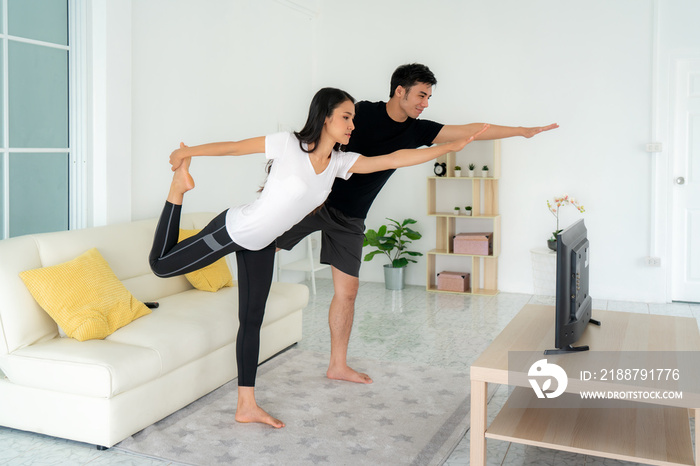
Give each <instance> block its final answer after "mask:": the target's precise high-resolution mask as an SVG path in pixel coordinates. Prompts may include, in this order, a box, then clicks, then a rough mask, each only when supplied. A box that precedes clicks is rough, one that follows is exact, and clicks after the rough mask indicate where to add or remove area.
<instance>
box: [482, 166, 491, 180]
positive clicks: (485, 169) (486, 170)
mask: <svg viewBox="0 0 700 466" xmlns="http://www.w3.org/2000/svg"><path fill="white" fill-rule="evenodd" d="M481 176H483V177H484V178H488V177H489V166H488V165H484V166H483V167H481Z"/></svg>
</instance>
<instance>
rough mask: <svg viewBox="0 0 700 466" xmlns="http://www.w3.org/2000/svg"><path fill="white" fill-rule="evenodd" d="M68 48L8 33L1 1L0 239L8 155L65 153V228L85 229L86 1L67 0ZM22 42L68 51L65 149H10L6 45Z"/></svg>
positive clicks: (6, 230)
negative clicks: (0, 131) (0, 171)
mask: <svg viewBox="0 0 700 466" xmlns="http://www.w3.org/2000/svg"><path fill="white" fill-rule="evenodd" d="M67 5H68V16H67V18H68V24H67V27H68V45H61V44H55V43H51V42H45V41H39V40H34V39H26V38H23V37H17V36H12V35H10V34H9V28H8V26H9V22H8V0H0V7H1V8H2V31H1V32H0V40H1V41H2V45H1V46H2V51H3V56H2V71H1V73H2V96H3V102H2V115H3V122H2V129H1V130H2V132H3V143H2V145H1V147H0V163H2V168H3V169H2V176H3V180H2V189H3V195H2V200H3V206H2V207H3V209H2V215H3V221H2V229H1V231H0V239H5V238H9V237H10V209H9V207H10V179H9V177H10V154H11V153H47V154H48V153H62V154H65V153H67V154H68V160H69V163H70V166H69V170H68V173H69V175H68V229H70V230H72V229H77V228H84V227H85V226H86V223H87V211H88V208H87V198H88V197H87V191H88V189H87V188H88V186H87V179H88V173H87V165H88V163H87V151H86V148H87V131H86V125H87V99H88V89H87V29H88V28H87V0H68V1H67ZM11 41H14V42H23V43H27V44H33V45H39V46H42V47H51V48H57V49H60V50H66V51H67V52H68V131H69V133H68V147H67V148H50V149H47V148H13V147H11V146H10V145H9V142H10V141H9V124H10V118H9V116H10V115H9V80H8V77H9V70H8V64H9V48H10V47H9V45H10V42H11Z"/></svg>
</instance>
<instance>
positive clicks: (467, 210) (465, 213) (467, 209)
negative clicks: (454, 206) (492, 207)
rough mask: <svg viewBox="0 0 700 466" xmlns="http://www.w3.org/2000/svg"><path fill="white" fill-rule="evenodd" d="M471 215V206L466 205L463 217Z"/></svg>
mask: <svg viewBox="0 0 700 466" xmlns="http://www.w3.org/2000/svg"><path fill="white" fill-rule="evenodd" d="M471 214H472V206H470V205H468V206H465V207H464V215H467V216H470V215H471Z"/></svg>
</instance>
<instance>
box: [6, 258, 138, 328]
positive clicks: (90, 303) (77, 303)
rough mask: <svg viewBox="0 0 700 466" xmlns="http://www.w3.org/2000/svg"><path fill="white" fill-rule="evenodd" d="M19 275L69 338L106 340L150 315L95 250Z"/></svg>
mask: <svg viewBox="0 0 700 466" xmlns="http://www.w3.org/2000/svg"><path fill="white" fill-rule="evenodd" d="M19 276H20V278H22V280H23V281H24V284H25V285H27V288H28V289H29V292H30V293H31V294H32V296H34V299H36V301H37V302H38V303H39V305H40V306H41V307H42V308H43V309H44V310H45V311H46V312H47V313H48V314H49V315H50V316H51V318H52V319H53V320H55V321H56V323H57V324H58V325H59V326H60V327H61V328H62V329H63V331H64V332H66V335H68V336H69V337H71V338H75V339H76V340H78V341H85V340H92V339H102V338H105V337H106V336H108V335H110V334H112V333H113V332H114V331H116V330H117V329H119V328H121V327H123V326H125V325H126V324H128V323H130V322H132V321H134V320H136V319H138V318H139V317H142V316H145V315H146V314H150V313H151V310H150V309H149V308H147V307H146V305H145V304H143V303H142V302H140V301H138V300H137V299H136V298H134V297H133V296H132V294H131V293H129V290H127V289H126V287H124V285H123V284H122V282H120V281H119V279H118V278H117V276H116V275H114V272H113V271H112V269H111V268H110V267H109V264H108V263H107V261H106V260H104V258H103V257H102V255H101V254H100V253H99V252H98V251H97V249H94V248H93V249H90V250H89V251H87V252H85V253H83V254H82V255H80V256H78V257H76V258H75V259H73V260H71V261H68V262H64V263H63V264H57V265H53V266H50V267H43V268H40V269H34V270H27V271H25V272H21V273H20V274H19Z"/></svg>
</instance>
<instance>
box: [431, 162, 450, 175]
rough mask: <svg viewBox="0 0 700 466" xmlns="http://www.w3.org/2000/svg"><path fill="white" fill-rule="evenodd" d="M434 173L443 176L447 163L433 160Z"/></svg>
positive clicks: (445, 172)
mask: <svg viewBox="0 0 700 466" xmlns="http://www.w3.org/2000/svg"><path fill="white" fill-rule="evenodd" d="M433 171H434V172H435V175H437V176H445V175H446V174H447V164H446V163H445V162H442V163H440V162H435V167H434V168H433Z"/></svg>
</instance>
